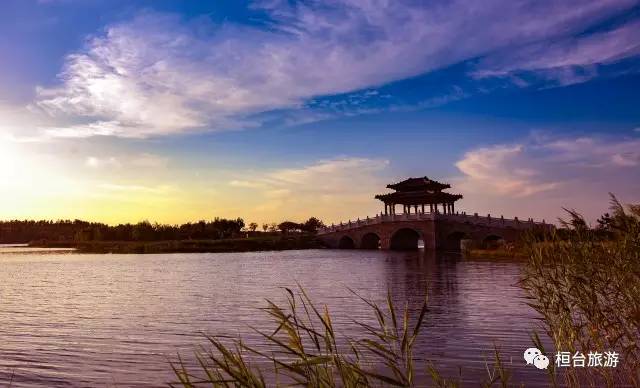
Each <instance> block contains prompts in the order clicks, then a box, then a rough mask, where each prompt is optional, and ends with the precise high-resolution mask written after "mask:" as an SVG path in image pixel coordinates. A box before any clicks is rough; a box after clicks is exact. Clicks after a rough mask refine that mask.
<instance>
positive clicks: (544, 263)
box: [522, 196, 640, 386]
mask: <svg viewBox="0 0 640 388" xmlns="http://www.w3.org/2000/svg"><path fill="white" fill-rule="evenodd" d="M611 211H612V212H611V214H612V215H607V216H606V217H603V218H602V219H601V220H606V221H605V222H604V225H605V226H604V227H605V228H606V232H607V235H606V236H608V237H609V238H608V239H603V233H602V232H603V226H599V227H598V228H595V229H591V228H589V227H588V226H587V223H586V222H585V221H584V219H583V218H582V216H581V215H580V214H579V213H577V212H575V211H570V212H569V215H570V217H571V219H570V220H569V221H566V222H564V223H563V225H565V227H566V228H567V231H565V233H563V234H562V235H560V234H554V235H552V236H549V237H548V238H547V240H546V241H544V242H532V243H530V244H529V245H528V252H527V253H528V255H529V256H530V260H529V262H528V264H527V265H526V266H525V270H524V271H525V273H524V278H523V281H522V287H523V288H524V289H525V290H526V291H527V293H528V294H529V296H530V297H531V298H532V302H531V306H532V307H533V308H534V309H535V310H537V311H538V312H539V313H540V314H541V315H542V317H543V321H544V325H545V329H546V331H547V333H548V335H549V336H550V337H551V338H552V339H553V341H554V344H555V347H556V349H557V350H558V351H569V352H571V353H572V354H573V353H575V352H576V351H580V352H582V353H584V354H588V352H590V351H606V350H616V351H620V352H621V356H620V358H621V360H622V361H621V363H620V365H618V367H617V368H566V369H565V376H564V377H565V380H566V381H565V383H566V384H567V385H569V386H580V385H585V382H588V383H589V384H595V385H607V386H618V385H623V384H626V385H634V386H638V385H640V375H639V374H638V373H639V371H640V341H639V339H640V211H639V208H638V207H637V206H629V207H628V209H625V208H624V206H622V205H621V204H620V203H619V202H618V201H617V200H616V199H615V197H613V196H612V203H611ZM600 225H603V223H600Z"/></svg>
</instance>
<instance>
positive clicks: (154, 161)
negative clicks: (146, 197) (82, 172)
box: [85, 153, 169, 169]
mask: <svg viewBox="0 0 640 388" xmlns="http://www.w3.org/2000/svg"><path fill="white" fill-rule="evenodd" d="M168 162H169V159H168V158H165V157H162V156H159V155H155V154H150V153H143V154H140V155H133V156H129V155H127V156H120V157H115V156H105V157H99V156H88V157H87V158H86V160H85V166H87V167H90V168H95V169H97V168H121V167H127V168H136V167H140V168H161V167H166V166H167V164H168Z"/></svg>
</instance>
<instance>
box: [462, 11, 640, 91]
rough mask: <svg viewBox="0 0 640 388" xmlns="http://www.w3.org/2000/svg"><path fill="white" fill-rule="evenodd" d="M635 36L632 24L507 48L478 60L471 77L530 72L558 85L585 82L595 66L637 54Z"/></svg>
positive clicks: (637, 26) (637, 29) (638, 30)
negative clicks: (516, 47)
mask: <svg viewBox="0 0 640 388" xmlns="http://www.w3.org/2000/svg"><path fill="white" fill-rule="evenodd" d="M639 34H640V22H639V21H632V22H628V23H626V24H624V25H622V26H619V27H617V28H614V29H612V30H608V31H599V32H594V33H590V34H583V35H579V36H575V37H564V38H561V39H556V40H552V41H543V42H537V43H533V44H531V45H526V46H524V47H521V48H518V49H515V50H514V49H513V48H510V49H506V50H503V51H502V52H499V53H497V54H494V55H489V56H488V57H486V58H484V59H482V60H481V61H480V63H479V64H478V66H477V69H476V70H475V71H474V72H473V73H472V74H473V75H474V76H475V77H477V78H485V77H512V76H513V75H514V74H518V73H523V72H530V73H534V74H536V75H537V76H539V77H542V78H546V79H549V80H553V81H555V82H556V83H557V84H559V85H569V84H574V83H580V82H585V81H588V80H590V79H592V78H594V77H595V76H597V75H598V70H597V65H605V64H610V63H614V62H617V61H619V60H621V59H624V58H629V57H634V56H637V55H639V54H640V42H639V41H638V35H639Z"/></svg>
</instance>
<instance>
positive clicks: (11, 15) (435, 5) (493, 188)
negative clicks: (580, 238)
mask: <svg viewBox="0 0 640 388" xmlns="http://www.w3.org/2000/svg"><path fill="white" fill-rule="evenodd" d="M0 86H1V87H0V219H75V218H79V219H85V220H91V221H102V222H106V223H110V224H115V223H121V222H139V221H141V220H150V221H152V222H160V223H182V222H188V221H197V220H201V219H212V218H214V217H234V218H235V217H242V218H244V219H245V220H246V221H247V222H252V221H255V222H258V223H265V222H281V221H283V220H294V221H302V220H304V219H307V218H309V217H311V216H316V217H319V218H321V219H322V220H324V221H325V222H326V223H334V222H340V221H346V220H348V219H356V218H364V217H366V216H373V215H375V214H376V213H379V212H380V211H382V210H383V208H384V207H383V205H382V203H380V202H379V201H377V200H375V199H374V198H373V197H374V195H375V194H380V193H384V192H387V191H388V189H386V188H385V186H386V185H387V184H389V183H394V182H398V181H401V180H403V179H405V178H408V177H411V176H428V177H430V178H432V179H436V180H439V181H443V182H447V183H449V184H451V185H452V188H451V190H450V192H452V193H460V194H463V195H464V198H463V199H462V200H461V201H460V202H459V203H458V205H457V210H460V211H467V213H474V212H477V213H479V214H483V215H486V214H491V215H496V216H499V215H504V216H505V217H506V218H512V217H514V216H518V217H521V218H529V217H532V218H534V219H536V220H541V219H546V220H547V221H548V222H554V221H555V220H557V218H558V217H560V216H563V214H564V213H563V208H569V209H576V210H578V211H579V212H581V213H583V214H584V215H585V216H587V218H588V219H589V220H590V221H591V222H594V221H595V219H596V218H597V217H598V216H599V215H601V214H602V213H603V212H605V211H606V210H607V208H608V205H609V193H610V192H611V193H614V194H615V195H616V196H618V198H619V199H620V200H622V201H623V202H625V203H639V202H640V108H639V103H640V1H631V0H599V1H594V0H572V1H563V0H558V1H534V0H486V1H482V2H478V1H473V0H457V1H449V0H447V1H439V0H433V1H418V0H394V1H390V0H388V1H385V0H330V1H314V0H308V1H297V0H288V1H287V0H260V1H251V2H243V1H237V0H219V1H195V0H194V1H189V0H182V1H169V0H153V1H151V0H146V1H145V0H139V1H135V2H131V1H124V0H3V1H2V2H1V3H0Z"/></svg>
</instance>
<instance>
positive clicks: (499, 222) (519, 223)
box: [318, 213, 552, 234]
mask: <svg viewBox="0 0 640 388" xmlns="http://www.w3.org/2000/svg"><path fill="white" fill-rule="evenodd" d="M430 220H442V221H455V222H460V223H470V224H473V225H486V226H497V227H505V228H514V229H529V228H531V227H532V226H534V225H538V226H545V227H552V225H550V224H547V223H545V221H544V220H543V221H542V222H535V221H534V220H533V219H531V218H530V219H528V220H519V219H518V218H517V217H516V218H513V219H506V218H504V217H499V218H498V217H491V215H487V216H480V215H478V214H477V213H476V214H473V215H469V214H466V213H456V214H443V213H413V214H386V215H385V214H378V215H376V216H375V217H367V218H365V219H357V220H355V221H351V220H349V221H347V222H341V223H340V224H338V225H331V226H327V227H325V228H322V229H320V230H319V231H318V234H327V233H333V232H339V231H346V230H351V229H356V228H359V227H362V226H366V225H376V224H380V223H384V222H402V221H430Z"/></svg>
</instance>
